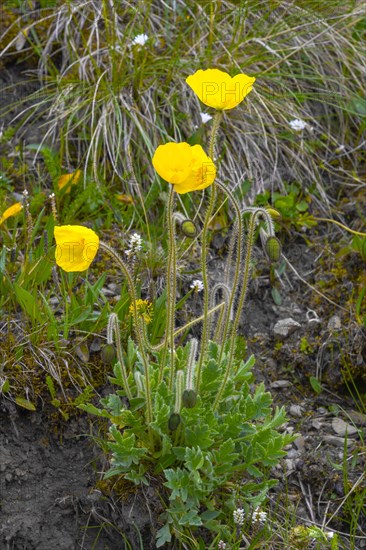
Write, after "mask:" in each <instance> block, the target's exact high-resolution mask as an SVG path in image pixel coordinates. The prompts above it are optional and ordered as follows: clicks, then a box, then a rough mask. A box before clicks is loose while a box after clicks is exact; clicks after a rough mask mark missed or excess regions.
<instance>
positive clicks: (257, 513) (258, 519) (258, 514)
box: [252, 506, 267, 523]
mask: <svg viewBox="0 0 366 550" xmlns="http://www.w3.org/2000/svg"><path fill="white" fill-rule="evenodd" d="M266 521H267V512H264V511H263V510H261V509H260V508H259V506H257V508H256V509H255V510H254V512H253V514H252V522H253V523H266Z"/></svg>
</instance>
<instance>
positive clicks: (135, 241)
mask: <svg viewBox="0 0 366 550" xmlns="http://www.w3.org/2000/svg"><path fill="white" fill-rule="evenodd" d="M130 247H131V248H133V249H134V250H141V248H142V239H141V236H140V235H139V234H138V233H134V234H133V235H131V237H130Z"/></svg>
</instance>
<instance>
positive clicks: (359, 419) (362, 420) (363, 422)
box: [347, 411, 366, 433]
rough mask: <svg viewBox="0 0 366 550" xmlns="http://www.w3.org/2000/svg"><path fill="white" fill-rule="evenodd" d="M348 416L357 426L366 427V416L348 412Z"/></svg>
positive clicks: (356, 412)
mask: <svg viewBox="0 0 366 550" xmlns="http://www.w3.org/2000/svg"><path fill="white" fill-rule="evenodd" d="M347 415H348V416H349V417H350V419H351V420H352V422H354V423H355V424H356V425H357V426H366V414H363V413H360V412H358V411H347ZM348 433H349V432H348Z"/></svg>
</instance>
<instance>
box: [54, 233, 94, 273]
mask: <svg viewBox="0 0 366 550" xmlns="http://www.w3.org/2000/svg"><path fill="white" fill-rule="evenodd" d="M54 235H55V240H56V253H55V259H56V263H57V265H58V266H59V267H61V268H62V269H63V270H64V271H68V272H71V271H85V270H86V269H88V267H89V266H90V264H91V263H92V261H93V260H94V258H95V256H96V254H97V252H98V248H99V237H98V235H97V234H96V233H95V232H94V231H93V230H92V229H89V228H88V227H84V226H82V225H57V226H56V227H55V230H54Z"/></svg>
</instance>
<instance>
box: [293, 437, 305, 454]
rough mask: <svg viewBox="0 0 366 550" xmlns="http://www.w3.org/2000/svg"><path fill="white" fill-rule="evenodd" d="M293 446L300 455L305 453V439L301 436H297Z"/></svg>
mask: <svg viewBox="0 0 366 550" xmlns="http://www.w3.org/2000/svg"><path fill="white" fill-rule="evenodd" d="M294 445H295V447H297V449H298V450H299V451H300V453H303V452H304V451H305V438H304V437H303V436H302V435H299V437H297V438H296V439H295V441H294Z"/></svg>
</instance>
